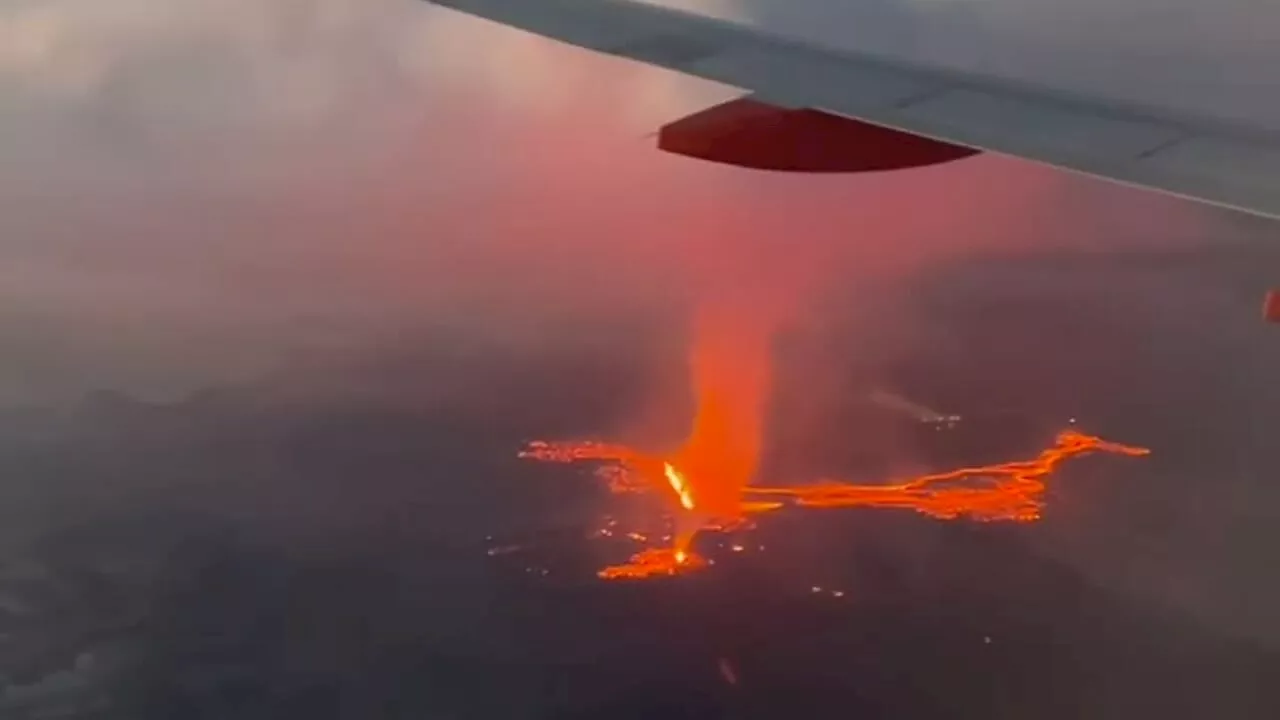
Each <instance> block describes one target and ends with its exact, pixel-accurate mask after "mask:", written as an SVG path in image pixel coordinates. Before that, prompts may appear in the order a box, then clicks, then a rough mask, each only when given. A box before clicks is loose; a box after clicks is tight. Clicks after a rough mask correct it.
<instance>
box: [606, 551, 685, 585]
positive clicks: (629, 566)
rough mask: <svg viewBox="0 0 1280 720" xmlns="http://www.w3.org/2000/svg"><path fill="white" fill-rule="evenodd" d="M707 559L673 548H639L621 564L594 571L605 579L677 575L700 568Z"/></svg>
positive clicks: (637, 578)
mask: <svg viewBox="0 0 1280 720" xmlns="http://www.w3.org/2000/svg"><path fill="white" fill-rule="evenodd" d="M706 564H707V561H706V560H705V559H704V558H703V557H702V556H700V555H695V554H694V553H691V552H687V551H685V550H677V549H675V548H649V549H648V550H641V551H640V552H638V553H636V554H635V555H632V556H631V559H630V560H628V561H627V562H625V563H623V564H621V565H610V566H609V567H606V568H604V569H602V570H601V571H600V572H598V573H596V574H597V575H598V576H600V577H601V578H603V579H605V580H642V579H644V578H650V577H654V576H662V575H678V574H680V573H684V572H690V571H693V570H698V569H701V568H702V567H704V566H706Z"/></svg>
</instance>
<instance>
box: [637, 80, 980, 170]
mask: <svg viewBox="0 0 1280 720" xmlns="http://www.w3.org/2000/svg"><path fill="white" fill-rule="evenodd" d="M658 147H659V148H660V149H662V150H665V151H667V152H670V153H675V154H677V155H685V156H688V157H694V158H699V159H702V160H709V161H711V162H718V163H724V164H728V165H737V166H739V167H746V168H754V169H757V170H780V171H784V172H809V173H834V172H846V173H847V172H874V171H877V170H900V169H903V168H913V167H921V166H924V165H936V164H938V163H944V162H950V161H952V160H959V159H961V158H966V157H970V156H972V155H976V154H977V153H978V152H979V151H978V150H974V149H972V148H967V147H963V146H960V145H952V144H950V143H944V142H940V141H937V140H931V139H929V138H925V137H921V136H919V135H912V134H911V133H905V132H901V131H899V130H890V129H889V128H884V127H880V126H879V125H872V124H870V123H865V122H861V121H858V120H850V119H849V118H845V117H840V116H838V115H831V114H829V113H825V112H822V111H820V110H808V109H804V110H790V109H787V108H780V107H776V106H773V105H769V104H767V103H762V102H760V101H758V100H752V99H750V98H739V99H737V100H730V101H729V102H726V103H723V104H721V105H716V106H715V107H711V108H708V109H706V110H703V111H701V112H698V113H694V114H693V115H690V116H688V117H686V118H683V119H681V120H677V121H675V122H673V123H670V124H668V125H665V126H663V128H662V129H661V130H660V131H659V133H658Z"/></svg>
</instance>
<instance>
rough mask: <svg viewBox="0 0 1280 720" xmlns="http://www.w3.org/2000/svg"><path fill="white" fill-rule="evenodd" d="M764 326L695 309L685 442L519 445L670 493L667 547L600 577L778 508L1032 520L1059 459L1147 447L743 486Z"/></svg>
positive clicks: (618, 482)
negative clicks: (910, 474)
mask: <svg viewBox="0 0 1280 720" xmlns="http://www.w3.org/2000/svg"><path fill="white" fill-rule="evenodd" d="M773 327H774V324H773V323H770V322H767V321H766V320H764V319H763V318H758V317H751V316H749V315H747V314H743V313H740V312H736V311H735V308H734V307H733V306H732V305H714V304H713V305H710V306H707V307H705V308H704V309H702V310H701V311H700V312H699V313H698V315H697V318H696V320H695V323H694V338H693V342H692V344H691V352H690V359H689V362H690V368H689V370H690V377H691V381H692V385H693V390H694V396H695V404H696V406H695V409H694V418H693V422H692V426H691V428H690V432H689V435H688V438H687V440H686V441H685V442H684V443H683V445H682V446H680V447H679V448H678V449H677V450H676V451H674V452H672V453H669V454H663V453H646V452H643V451H640V450H637V449H635V448H631V447H627V446H625V445H619V444H613V443H602V442H594V441H587V442H545V441H536V442H532V443H529V445H528V446H526V447H525V449H524V450H523V451H522V452H521V453H520V455H521V457H524V458H528V459H532V460H540V461H549V462H594V463H596V464H597V472H598V474H600V475H601V476H602V477H604V478H606V479H607V481H608V483H609V486H610V488H611V489H612V490H613V491H615V492H647V491H658V492H664V493H667V495H668V496H669V497H670V499H671V507H672V514H673V517H674V521H675V522H674V524H675V531H674V533H673V535H672V537H671V545H670V546H668V547H650V548H646V549H644V550H642V551H641V552H638V553H636V554H634V555H633V556H632V557H631V558H630V560H629V561H628V562H626V563H623V564H621V565H615V566H610V567H606V568H604V569H603V570H601V571H600V572H599V575H600V577H602V578H605V579H623V578H627V579H634V578H645V577H651V576H655V575H674V574H678V573H682V572H686V571H690V570H695V569H698V568H701V567H703V566H705V565H706V564H707V561H706V560H705V559H704V558H701V557H699V556H697V555H696V554H695V553H694V552H693V550H692V545H691V543H692V540H693V538H694V536H695V535H696V534H697V533H698V532H699V531H702V530H707V529H713V530H714V529H725V528H728V527H733V526H737V525H739V524H740V523H741V522H742V520H743V519H744V517H745V516H746V515H748V514H751V513H759V512H767V511H771V510H777V509H780V508H785V507H791V508H851V507H877V508H900V509H910V510H915V511H917V512H919V513H922V514H925V515H928V516H930V517H933V518H937V519H945V520H952V519H957V518H962V517H964V518H969V519H973V520H979V521H996V520H1005V521H1018V522H1030V521H1035V520H1038V519H1040V515H1041V511H1042V509H1043V507H1044V499H1043V497H1044V492H1045V489H1046V485H1045V481H1046V479H1047V478H1048V477H1049V476H1050V475H1051V474H1052V473H1053V472H1054V470H1055V469H1056V468H1057V467H1058V466H1059V465H1060V464H1061V463H1062V462H1063V461H1065V460H1068V459H1070V458H1074V457H1079V456H1083V455H1087V454H1091V453H1110V454H1117V455H1124V456H1129V457H1137V456H1143V455H1147V454H1148V453H1149V452H1150V451H1149V450H1147V449H1146V448H1141V447H1135V446H1130V445H1122V444H1119V443H1113V442H1109V441H1106V440H1103V439H1102V438H1099V437H1095V436H1092V435H1087V434H1085V433H1082V432H1078V431H1076V430H1074V429H1071V430H1066V431H1063V432H1061V433H1059V434H1058V436H1057V438H1056V439H1055V441H1054V443H1053V445H1052V446H1050V447H1048V448H1046V449H1045V450H1043V451H1041V452H1040V454H1039V455H1037V456H1036V457H1033V458H1030V459H1027V460H1018V461H1014V462H1008V463H1001V464H995V465H986V466H980V467H966V468H959V469H955V470H949V471H945V472H939V473H932V474H926V475H921V476H918V477H914V478H907V479H899V480H896V481H892V482H887V483H880V484H855V483H851V482H845V481H838V480H827V481H822V482H818V483H813V484H807V485H799V486H767V485H758V484H753V483H754V482H755V475H756V471H757V469H758V467H759V462H760V454H761V447H762V439H763V435H764V411H765V405H766V403H767V401H768V395H769V390H770V385H769V379H770V350H771V348H770V341H771V339H772V329H773Z"/></svg>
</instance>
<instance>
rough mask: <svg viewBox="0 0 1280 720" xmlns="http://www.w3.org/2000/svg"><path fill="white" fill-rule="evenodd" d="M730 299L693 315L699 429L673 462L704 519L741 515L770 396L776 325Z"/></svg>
mask: <svg viewBox="0 0 1280 720" xmlns="http://www.w3.org/2000/svg"><path fill="white" fill-rule="evenodd" d="M770 325H771V324H770V323H768V322H765V321H763V319H762V318H759V317H754V316H752V315H750V314H748V313H743V312H741V311H739V310H738V309H737V308H736V307H734V306H733V305H731V304H727V303H726V304H718V303H709V304H707V305H705V306H703V307H701V308H700V309H699V311H698V314H697V316H696V317H695V319H694V327H693V345H692V347H691V348H690V357H689V372H690V379H691V381H692V383H693V391H694V396H695V400H696V407H695V411H694V418H693V426H692V428H691V429H690V432H689V438H688V440H687V441H686V442H685V444H684V447H682V448H680V450H678V451H677V452H676V453H675V455H674V456H673V458H672V460H671V464H672V465H674V466H675V467H677V468H679V470H680V473H681V474H682V475H683V477H684V479H685V480H686V482H687V484H688V486H689V488H690V489H691V491H692V494H693V496H694V497H696V498H697V499H698V510H699V512H700V513H701V514H702V515H704V516H705V517H714V518H725V519H732V518H737V517H740V516H741V514H742V505H741V503H742V493H743V490H744V489H745V488H746V487H747V484H748V483H749V482H750V481H751V479H752V477H753V476H754V475H755V472H756V468H757V466H758V465H759V462H760V448H761V444H762V439H763V435H764V409H765V403H766V402H767V401H768V394H769V373H770V357H769V352H770V345H769V342H770V339H771V337H772V327H771V326H770Z"/></svg>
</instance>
